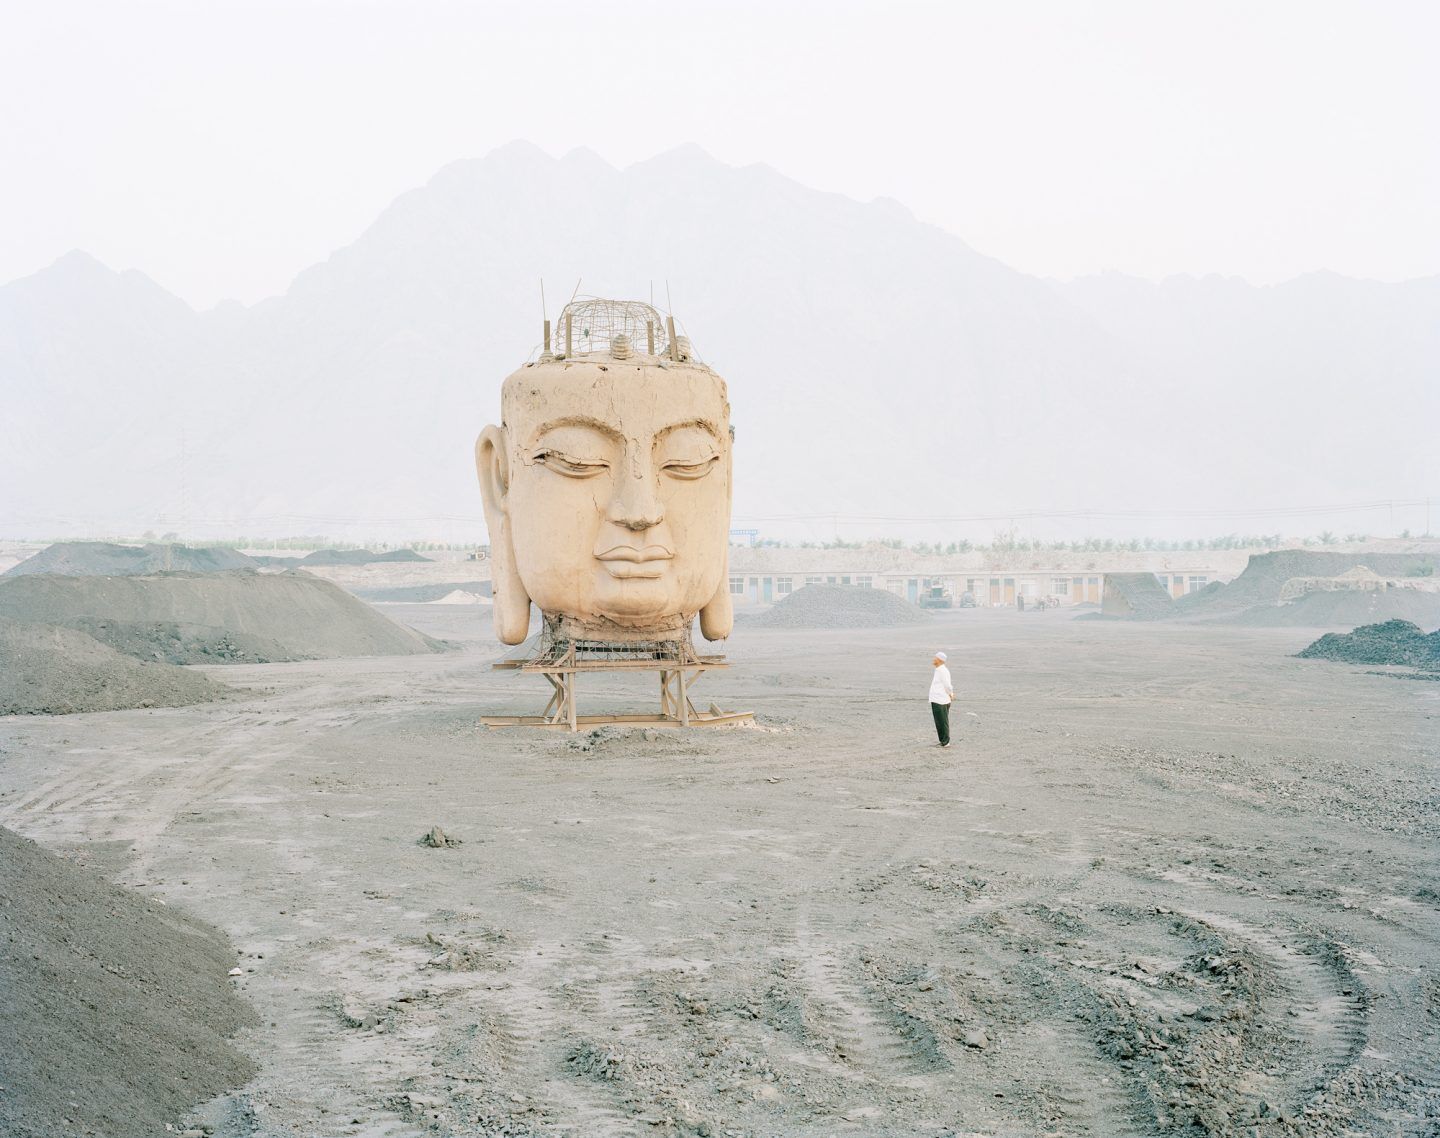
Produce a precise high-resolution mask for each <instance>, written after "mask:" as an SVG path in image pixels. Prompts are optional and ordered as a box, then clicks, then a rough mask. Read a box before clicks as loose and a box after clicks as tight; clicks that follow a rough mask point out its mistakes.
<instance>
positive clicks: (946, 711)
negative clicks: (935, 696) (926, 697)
mask: <svg viewBox="0 0 1440 1138" xmlns="http://www.w3.org/2000/svg"><path fill="white" fill-rule="evenodd" d="M930 711H931V713H932V714H933V715H934V716H935V734H936V735H938V736H940V742H942V743H948V742H950V705H949V704H948V703H932V704H931V705H930Z"/></svg>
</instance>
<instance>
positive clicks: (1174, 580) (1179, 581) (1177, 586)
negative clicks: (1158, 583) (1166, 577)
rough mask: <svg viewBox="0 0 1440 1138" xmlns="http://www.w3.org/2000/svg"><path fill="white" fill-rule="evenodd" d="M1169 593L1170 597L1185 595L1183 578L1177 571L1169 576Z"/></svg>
mask: <svg viewBox="0 0 1440 1138" xmlns="http://www.w3.org/2000/svg"><path fill="white" fill-rule="evenodd" d="M1170 595H1171V596H1172V597H1183V596H1184V595H1185V578H1184V577H1182V576H1180V574H1178V573H1177V574H1176V575H1175V576H1173V577H1171V578H1170Z"/></svg>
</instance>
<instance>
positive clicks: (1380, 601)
mask: <svg viewBox="0 0 1440 1138" xmlns="http://www.w3.org/2000/svg"><path fill="white" fill-rule="evenodd" d="M1224 620H1225V623H1227V624H1247V625H1253V626H1256V627H1279V628H1353V627H1354V626H1355V625H1357V624H1377V623H1380V622H1382V621H1391V620H1401V621H1414V622H1416V623H1417V624H1422V625H1425V626H1427V627H1433V626H1435V625H1436V624H1440V593H1432V592H1423V593H1422V592H1421V591H1420V590H1418V589H1402V588H1392V589H1379V590H1374V589H1365V590H1359V589H1333V590H1324V591H1318V592H1313V593H1306V594H1305V595H1304V596H1302V597H1300V598H1298V599H1297V600H1294V601H1289V602H1287V603H1285V604H1283V605H1275V604H1268V605H1257V606H1256V607H1255V608H1252V609H1246V610H1245V611H1244V612H1240V613H1232V614H1230V615H1228V616H1226V617H1225V618H1224Z"/></svg>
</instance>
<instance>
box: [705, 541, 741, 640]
mask: <svg viewBox="0 0 1440 1138" xmlns="http://www.w3.org/2000/svg"><path fill="white" fill-rule="evenodd" d="M734 627H735V602H734V600H733V599H732V598H731V596H730V559H729V558H728V557H727V558H726V559H725V572H724V574H722V575H721V577H720V587H719V588H718V589H716V590H715V595H714V596H713V597H711V598H710V601H709V603H708V604H706V606H705V607H704V608H702V609H701V610H700V634H701V635H702V636H704V637H705V639H706V640H725V639H728V638H729V636H730V631H731V629H733V628H734Z"/></svg>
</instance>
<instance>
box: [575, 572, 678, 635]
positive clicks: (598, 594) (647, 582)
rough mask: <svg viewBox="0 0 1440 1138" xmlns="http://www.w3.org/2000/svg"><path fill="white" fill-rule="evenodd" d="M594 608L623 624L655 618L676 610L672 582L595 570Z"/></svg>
mask: <svg viewBox="0 0 1440 1138" xmlns="http://www.w3.org/2000/svg"><path fill="white" fill-rule="evenodd" d="M597 576H598V578H599V579H598V580H597V581H596V590H595V611H596V612H597V613H598V614H600V615H601V616H604V617H608V618H609V619H610V620H614V621H617V622H619V623H622V624H632V623H636V622H643V621H647V620H655V619H657V618H659V617H663V616H668V615H670V614H672V613H674V612H677V611H678V607H677V600H678V598H677V597H676V595H675V588H674V582H673V581H668V580H666V579H665V578H666V577H668V576H669V574H668V573H667V574H664V575H662V576H659V577H638V576H636V577H615V576H612V575H611V574H610V573H608V572H606V571H604V570H601V571H600V573H599V574H597Z"/></svg>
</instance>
